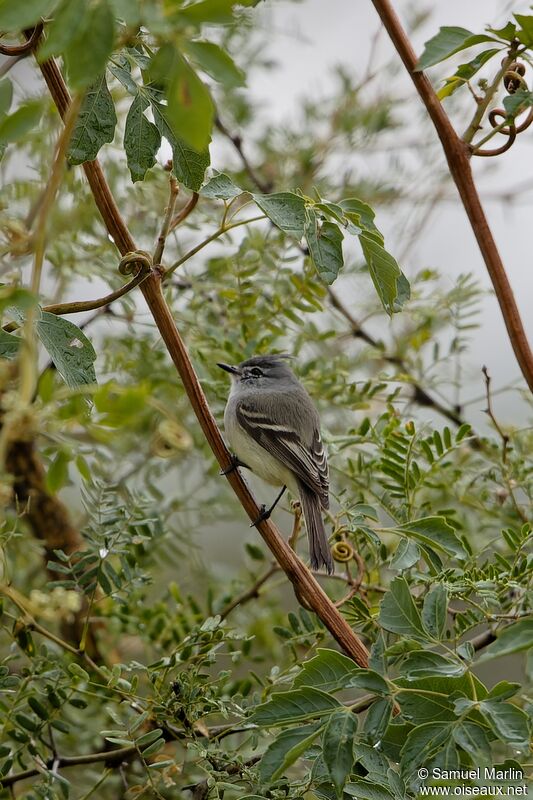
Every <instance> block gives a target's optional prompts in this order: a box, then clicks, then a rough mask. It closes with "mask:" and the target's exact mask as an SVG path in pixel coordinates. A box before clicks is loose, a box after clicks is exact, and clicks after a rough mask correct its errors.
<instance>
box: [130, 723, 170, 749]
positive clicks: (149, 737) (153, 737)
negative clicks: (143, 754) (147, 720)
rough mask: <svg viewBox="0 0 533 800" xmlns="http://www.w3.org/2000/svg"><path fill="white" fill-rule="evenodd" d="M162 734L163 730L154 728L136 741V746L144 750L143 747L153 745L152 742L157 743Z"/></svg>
mask: <svg viewBox="0 0 533 800" xmlns="http://www.w3.org/2000/svg"><path fill="white" fill-rule="evenodd" d="M162 733H163V730H162V728H154V729H153V730H151V731H148V732H147V733H143V734H142V735H141V736H139V738H138V739H136V740H135V744H136V745H137V747H140V748H141V750H142V748H143V747H147V746H148V745H149V744H152V742H156V741H157V740H158V739H159V737H160V736H161V734H162Z"/></svg>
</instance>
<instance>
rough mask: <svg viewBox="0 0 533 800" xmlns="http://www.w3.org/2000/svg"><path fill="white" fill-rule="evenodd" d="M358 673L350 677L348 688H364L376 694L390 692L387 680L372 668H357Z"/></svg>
mask: <svg viewBox="0 0 533 800" xmlns="http://www.w3.org/2000/svg"><path fill="white" fill-rule="evenodd" d="M356 670H357V671H356V673H355V675H353V677H351V678H349V679H348V682H347V683H346V688H347V689H348V688H352V687H353V688H358V689H364V690H365V691H367V692H373V693H374V694H390V689H389V687H388V684H387V681H386V680H385V679H384V678H383V677H382V676H381V675H379V674H378V673H377V672H374V670H372V669H359V668H358V667H357V668H356Z"/></svg>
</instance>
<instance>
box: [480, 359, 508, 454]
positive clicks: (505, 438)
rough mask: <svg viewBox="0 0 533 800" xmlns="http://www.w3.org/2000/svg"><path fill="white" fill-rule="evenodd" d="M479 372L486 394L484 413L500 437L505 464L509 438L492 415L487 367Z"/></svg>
mask: <svg viewBox="0 0 533 800" xmlns="http://www.w3.org/2000/svg"><path fill="white" fill-rule="evenodd" d="M481 372H482V373H483V375H484V377H485V392H486V398H487V408H486V409H485V412H486V413H487V414H488V416H489V417H490V419H491V420H492V424H493V425H494V427H495V428H496V430H497V431H498V433H499V435H500V438H501V440H502V462H503V464H505V463H506V462H507V448H508V446H509V436H508V435H507V434H506V433H505V431H504V430H502V428H501V426H500V423H499V422H498V420H497V419H496V416H495V415H494V410H493V408H492V397H491V393H490V384H491V381H492V378H491V377H490V375H489V371H488V369H487V367H482V368H481Z"/></svg>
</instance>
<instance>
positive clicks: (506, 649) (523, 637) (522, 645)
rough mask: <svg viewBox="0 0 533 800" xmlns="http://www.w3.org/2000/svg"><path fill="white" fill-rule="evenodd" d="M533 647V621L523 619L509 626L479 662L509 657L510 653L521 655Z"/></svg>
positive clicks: (490, 645)
mask: <svg viewBox="0 0 533 800" xmlns="http://www.w3.org/2000/svg"><path fill="white" fill-rule="evenodd" d="M532 647H533V619H521V620H519V621H518V622H515V623H514V624H513V625H508V626H507V628H504V629H503V630H502V631H501V632H500V633H499V634H498V638H497V639H496V641H495V642H492V644H489V646H488V647H487V649H486V650H485V652H484V653H483V655H482V656H481V657H480V658H479V661H488V660H489V659H491V658H499V657H500V656H507V655H509V654H510V653H519V652H521V651H522V650H529V649H530V648H532Z"/></svg>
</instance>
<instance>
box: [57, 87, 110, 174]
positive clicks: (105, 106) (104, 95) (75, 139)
mask: <svg viewBox="0 0 533 800" xmlns="http://www.w3.org/2000/svg"><path fill="white" fill-rule="evenodd" d="M116 124H117V115H116V114H115V105H114V103H113V98H112V97H111V94H110V92H109V89H108V88H107V83H106V79H105V75H102V76H101V77H100V78H99V79H98V80H97V81H96V82H95V83H94V84H93V85H92V86H91V87H89V89H87V92H86V94H85V97H84V99H83V103H82V105H81V109H80V113H79V115H78V119H77V120H76V125H75V126H74V130H73V132H72V137H71V140H70V145H69V148H68V153H67V160H68V162H69V164H83V163H84V162H85V161H93V160H94V159H95V158H96V156H97V155H98V151H99V150H100V148H101V147H102V145H103V144H105V143H106V142H112V141H113V137H114V135H115V126H116Z"/></svg>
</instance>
